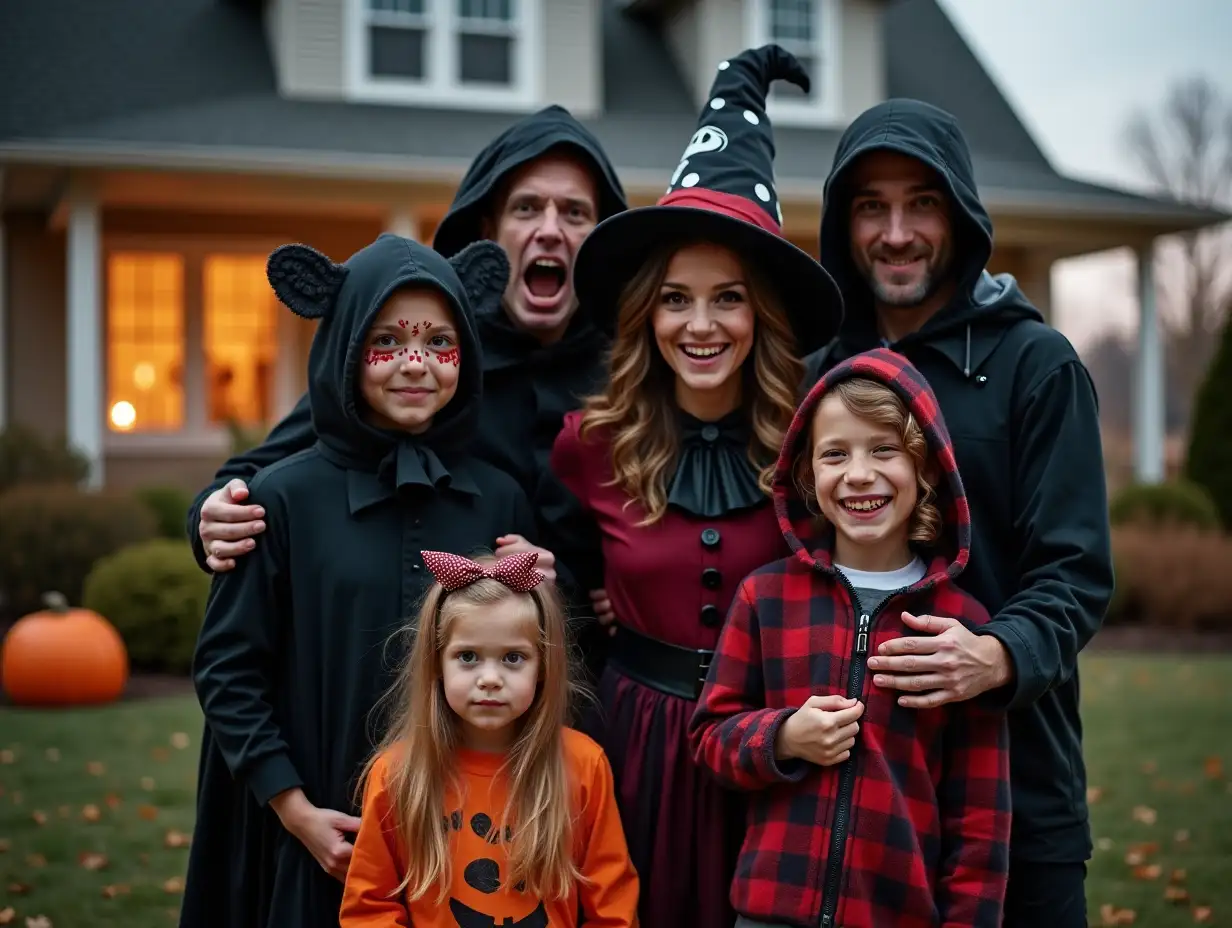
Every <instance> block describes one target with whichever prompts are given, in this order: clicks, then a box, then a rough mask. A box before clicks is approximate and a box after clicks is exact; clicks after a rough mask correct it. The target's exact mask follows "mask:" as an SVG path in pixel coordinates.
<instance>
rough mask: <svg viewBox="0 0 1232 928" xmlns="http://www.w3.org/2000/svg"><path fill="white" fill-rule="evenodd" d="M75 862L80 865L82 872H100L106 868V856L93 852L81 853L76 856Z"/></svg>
mask: <svg viewBox="0 0 1232 928" xmlns="http://www.w3.org/2000/svg"><path fill="white" fill-rule="evenodd" d="M77 862H78V863H79V864H81V867H82V869H83V870H90V871H94V870H102V869H104V868H105V867H106V866H107V855H106V854H98V853H95V852H94V851H82V852H81V853H80V854H78V855H77Z"/></svg>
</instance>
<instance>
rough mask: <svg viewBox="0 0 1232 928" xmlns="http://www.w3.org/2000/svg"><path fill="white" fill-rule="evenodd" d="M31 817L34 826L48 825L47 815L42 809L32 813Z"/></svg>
mask: <svg viewBox="0 0 1232 928" xmlns="http://www.w3.org/2000/svg"><path fill="white" fill-rule="evenodd" d="M30 817H31V818H32V819H34V824H36V825H46V824H47V813H46V812H44V811H43V810H42V809H35V810H34V811H33V812H31V813H30Z"/></svg>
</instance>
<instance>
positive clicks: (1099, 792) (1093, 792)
mask: <svg viewBox="0 0 1232 928" xmlns="http://www.w3.org/2000/svg"><path fill="white" fill-rule="evenodd" d="M1103 798H1104V790H1103V788H1102V787H1099V786H1088V787H1087V802H1090V803H1096V802H1099V801H1100V800H1101V799H1103Z"/></svg>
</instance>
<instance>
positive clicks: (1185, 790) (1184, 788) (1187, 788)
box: [1181, 780, 1195, 796]
mask: <svg viewBox="0 0 1232 928" xmlns="http://www.w3.org/2000/svg"><path fill="white" fill-rule="evenodd" d="M1194 789H1195V787H1194V785H1193V783H1192V781H1190V780H1186V781H1185V782H1184V783H1182V784H1181V795H1182V796H1192V795H1193V792H1194Z"/></svg>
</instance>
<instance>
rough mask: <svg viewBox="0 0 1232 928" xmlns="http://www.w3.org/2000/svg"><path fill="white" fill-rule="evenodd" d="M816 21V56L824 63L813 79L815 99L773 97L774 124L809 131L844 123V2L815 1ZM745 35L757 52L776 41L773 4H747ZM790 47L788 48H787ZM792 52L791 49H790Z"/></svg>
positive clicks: (760, 0) (755, 0) (759, 0)
mask: <svg viewBox="0 0 1232 928" xmlns="http://www.w3.org/2000/svg"><path fill="white" fill-rule="evenodd" d="M814 3H816V5H817V6H816V9H815V10H814V15H815V16H816V21H815V22H814V24H813V33H814V35H815V36H817V39H816V41H815V42H814V46H815V47H814V49H813V55H814V57H815V59H816V60H817V61H819V62H820V74H816V75H813V78H814V81H813V83H814V85H816V84H818V83H820V86H819V87H818V86H814V88H813V93H814V98H813V99H811V100H806V99H799V100H784V99H782V98H776V97H774V96H771V97H770V98H769V99H768V100H767V101H766V114H767V115H768V116H769V117H770V119H771V121H772V122H775V123H779V124H782V125H785V126H799V127H808V128H820V127H834V126H839V125H841V123H842V119H843V112H842V110H843V107H842V100H843V91H842V86H841V83H840V81H841V77H842V71H843V69H842V61H841V59H840V53H841V50H842V46H843V43H842V42H841V41H840V40H839V36H840V31H841V29H842V27H843V23H842V6H843V0H814ZM744 18H745V22H744V32H745V35H746V36H748V44H749V46H750V47H753V48H757V47H760V46H762V45H766V44H768V43H770V42H772V41H774V40H773V38H772V37H771V35H770V0H745V3H744ZM785 47H786V46H785ZM789 50H790V49H789Z"/></svg>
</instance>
